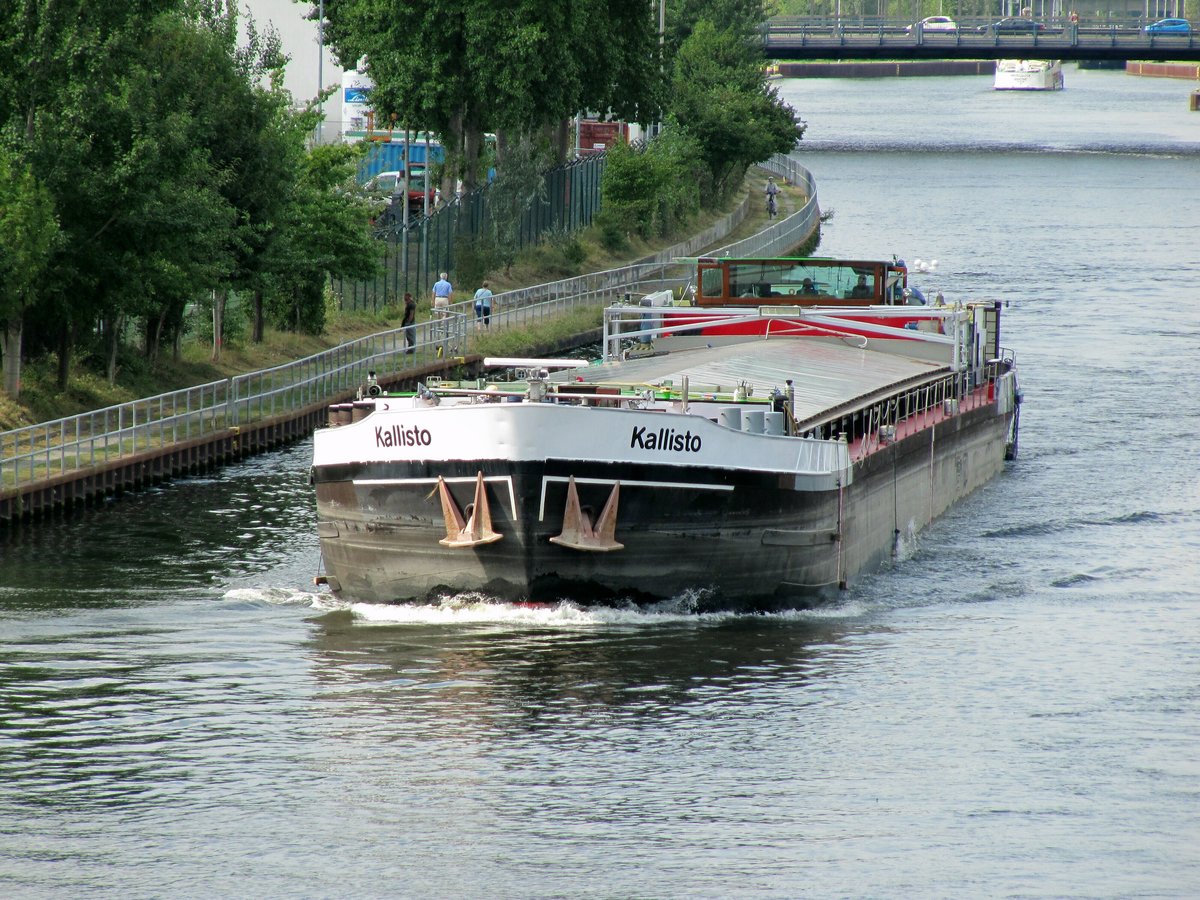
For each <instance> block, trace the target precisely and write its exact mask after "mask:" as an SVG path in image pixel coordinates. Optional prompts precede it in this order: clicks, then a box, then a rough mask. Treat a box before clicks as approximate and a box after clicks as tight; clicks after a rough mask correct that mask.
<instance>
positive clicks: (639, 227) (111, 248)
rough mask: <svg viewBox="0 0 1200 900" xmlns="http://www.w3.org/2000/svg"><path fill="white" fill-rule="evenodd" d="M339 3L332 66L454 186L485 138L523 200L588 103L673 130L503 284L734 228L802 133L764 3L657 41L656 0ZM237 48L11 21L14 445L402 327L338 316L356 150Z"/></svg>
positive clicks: (6, 147) (187, 20) (88, 10)
mask: <svg viewBox="0 0 1200 900" xmlns="http://www.w3.org/2000/svg"><path fill="white" fill-rule="evenodd" d="M325 10H326V14H327V32H326V34H327V40H328V41H329V42H330V46H331V47H333V48H334V49H335V50H336V52H337V53H338V55H339V57H340V59H341V60H342V61H343V63H345V61H346V60H358V59H360V58H362V57H364V56H365V57H366V58H367V60H368V71H369V74H370V75H371V77H372V78H373V79H374V81H375V82H376V85H377V88H376V92H375V94H374V95H373V102H374V103H375V104H376V107H377V109H378V110H379V111H380V113H381V114H385V115H386V116H387V117H391V116H393V115H394V116H396V118H397V119H398V120H400V121H405V122H406V123H408V124H409V125H410V127H414V128H418V129H420V130H427V131H432V132H435V133H438V134H440V135H442V136H443V139H444V141H445V144H446V147H447V153H448V161H447V167H446V173H447V177H453V176H455V175H457V176H458V177H462V178H464V180H466V179H469V178H470V177H471V173H472V172H476V173H477V172H478V171H479V169H478V166H475V165H473V164H472V160H477V159H478V153H477V149H478V146H480V145H481V144H482V138H483V135H484V134H485V133H495V134H496V136H497V141H496V148H497V152H496V157H495V159H494V160H493V161H492V162H494V163H495V165H496V167H497V170H498V177H497V180H496V182H495V183H494V184H493V188H494V189H496V190H497V191H500V192H502V191H504V190H507V191H508V192H509V193H510V194H511V195H512V196H513V197H514V198H516V200H514V203H515V204H519V203H520V202H533V199H535V198H533V197H530V196H527V193H528V192H525V193H523V191H522V187H523V185H525V182H527V181H528V180H529V173H530V172H531V171H532V172H534V173H536V171H537V166H538V165H544V164H546V162H547V161H552V160H553V159H554V158H555V157H556V156H561V155H562V153H564V152H565V147H566V142H565V141H564V140H563V137H564V136H565V135H566V134H567V133H568V132H567V125H566V123H568V122H569V121H570V120H571V119H572V118H573V117H574V116H575V114H576V113H577V112H578V111H579V110H587V109H590V110H603V111H604V113H603V115H605V116H608V117H612V118H622V119H625V120H628V121H640V122H643V123H646V124H647V125H649V124H651V123H661V135H660V136H659V137H658V138H657V139H655V140H653V141H650V142H649V143H648V144H647V145H646V146H645V147H644V148H640V149H638V150H636V151H635V148H630V147H625V146H621V147H618V148H615V149H613V150H612V151H611V157H610V159H609V164H608V166H607V171H606V173H605V176H604V179H603V181H602V186H601V191H602V199H603V203H602V212H601V215H600V217H599V218H598V220H597V223H596V225H595V226H594V227H593V229H591V230H590V231H588V232H583V233H569V234H562V235H558V234H553V235H548V236H547V239H546V240H545V241H543V244H542V245H541V246H540V247H537V248H535V249H534V250H533V251H528V252H526V253H525V254H523V255H521V256H518V255H516V254H515V253H507V252H505V249H504V247H503V242H502V240H500V238H501V237H502V236H500V235H498V236H496V239H495V240H494V241H493V245H492V251H491V253H492V255H491V256H484V257H482V258H480V259H478V260H477V263H478V264H477V266H476V270H475V272H472V275H475V274H476V273H484V272H487V273H491V274H490V276H489V277H491V279H492V281H493V283H494V284H493V286H494V288H496V289H503V288H505V287H512V286H519V285H520V284H530V283H536V282H537V281H542V280H552V279H554V278H561V277H566V276H567V275H569V274H576V273H578V272H582V271H589V270H595V269H601V268H608V267H611V266H613V265H617V264H620V263H621V262H624V261H628V260H629V259H632V258H636V257H637V256H638V255H641V254H642V253H644V252H649V251H650V250H651V249H653V248H654V247H659V246H665V245H666V244H668V243H669V242H670V241H671V239H673V238H675V237H678V236H680V235H682V234H683V233H685V232H686V231H687V230H688V229H689V227H691V226H698V225H700V224H701V223H703V222H705V221H707V220H711V218H712V217H714V216H715V215H717V214H719V212H720V211H721V210H722V209H724V208H727V207H728V206H729V204H730V203H731V200H732V198H733V197H734V196H735V194H736V193H737V192H738V191H740V190H741V189H742V185H743V176H744V174H745V172H746V170H747V167H748V166H749V165H751V164H752V163H753V162H756V161H759V160H762V159H765V158H767V157H768V156H770V155H771V154H772V153H774V152H779V151H786V150H788V149H790V148H791V146H792V145H793V144H794V142H795V141H796V140H797V139H798V138H799V136H800V134H801V131H802V127H803V126H802V125H799V124H798V120H797V118H796V115H795V113H794V112H793V111H792V110H791V109H790V108H789V107H787V106H786V104H783V103H782V102H781V101H780V100H779V98H778V96H777V95H776V94H775V93H774V90H773V89H772V88H770V87H769V86H768V85H767V83H766V81H765V76H764V74H763V71H762V64H761V58H760V51H759V49H758V48H757V47H756V46H755V45H754V43H753V29H754V26H755V25H756V24H757V23H758V22H760V21H761V20H762V8H761V5H760V4H758V3H755V2H747V0H689V2H687V3H684V4H681V5H679V6H678V8H673V9H672V10H671V11H670V12H671V17H670V19H669V20H668V23H667V25H668V27H667V29H666V33H665V36H664V40H663V42H662V43H661V45H660V43H659V37H658V33H657V23H656V21H655V20H656V10H654V9H652V8H650V7H648V6H647V5H646V4H645V3H643V2H640V0H638V2H633V0H619V2H610V0H578V2H575V3H572V4H563V5H562V7H561V9H559V10H557V11H556V12H553V13H550V12H548V11H547V8H546V7H545V4H538V3H533V2H525V0H518V2H516V3H515V4H512V5H509V6H505V7H504V8H501V7H499V6H496V5H495V4H494V3H492V2H491V0H434V2H433V3H432V6H431V7H430V8H428V9H427V8H425V7H421V8H417V7H414V6H412V5H411V4H407V3H404V2H400V0H394V2H390V0H387V2H376V0H371V2H367V0H326V3H325ZM555 16H557V17H558V18H555ZM714 22H721V23H722V25H721V26H720V27H718V26H717V25H714V24H712V23H714ZM240 31H241V33H242V34H243V37H242V38H241V39H240V41H239V38H238V34H239V27H238V21H237V15H236V9H235V4H233V3H229V2H224V0H146V2H144V3H139V4H134V5H132V6H131V7H128V8H122V9H121V10H115V9H109V8H108V7H105V6H104V5H103V4H99V5H98V4H94V3H88V2H86V0H66V2H65V3H60V4H57V5H56V6H54V7H53V8H51V7H47V6H46V5H45V4H44V3H42V2H39V0H14V2H13V3H11V4H5V5H4V8H3V9H2V10H0V46H2V47H3V48H4V51H5V52H4V53H3V54H0V338H2V340H0V357H2V362H3V373H4V385H3V386H4V390H3V392H0V428H12V427H17V426H19V425H21V424H26V423H28V422H31V421H38V420H45V419H48V418H55V417H59V416H62V415H67V414H70V413H72V412H75V411H79V410H82V409H87V408H95V407H98V406H105V405H110V404H111V403H116V402H122V401H123V400H125V399H132V398H135V397H139V396H147V395H151V394H154V393H159V392H162V391H164V390H169V389H173V388H175V387H179V386H183V385H186V384H194V383H200V382H204V381H209V380H214V379H215V378H221V377H227V376H228V375H229V374H235V373H236V372H239V371H247V370H250V369H256V368H265V367H269V366H271V365H275V364H278V363H279V362H283V361H286V360H287V359H292V358H296V357H299V356H305V355H308V354H310V353H314V352H317V351H319V350H320V349H324V348H325V347H327V346H330V345H332V344H336V343H338V342H339V341H340V340H342V339H345V338H347V337H351V336H357V335H358V334H362V333H368V332H370V331H372V330H379V329H380V328H386V327H392V326H394V324H395V323H396V318H397V316H396V315H395V314H396V313H397V311H395V310H387V311H381V312H380V313H378V314H376V315H372V316H364V315H362V314H353V315H348V314H344V313H342V312H341V311H340V310H339V309H338V306H337V304H336V302H335V300H334V298H332V296H331V295H330V294H329V291H328V289H327V288H326V287H325V285H326V284H327V283H328V278H329V275H330V274H334V275H340V276H343V277H347V278H355V277H365V276H368V275H370V274H372V273H373V272H374V271H375V268H376V266H377V260H378V255H379V254H378V243H377V242H376V241H375V240H374V238H373V237H372V236H371V232H370V229H369V226H368V210H367V209H366V208H365V207H364V205H363V203H362V200H361V199H360V194H359V193H358V192H356V191H355V190H354V189H353V177H352V176H353V171H354V167H355V165H356V162H357V159H358V156H357V154H358V153H359V152H360V148H355V147H350V146H345V145H336V146H328V145H324V146H313V145H312V143H311V138H312V135H313V133H314V131H315V127H316V123H317V117H316V112H315V101H314V103H313V104H310V105H309V106H301V107H298V106H297V105H296V103H295V102H294V99H293V98H292V97H291V96H290V95H289V94H288V93H287V92H286V91H285V90H284V89H283V88H282V74H283V71H284V65H285V64H286V60H285V59H284V57H283V55H282V53H281V52H280V45H279V41H278V39H277V38H276V37H275V36H274V35H273V34H271V33H260V32H259V31H257V30H256V28H255V27H254V25H253V23H243V25H242V28H241V29H240ZM393 39H394V40H395V41H396V42H395V43H391V41H392V40H393ZM384 111H386V113H384ZM651 130H658V127H657V126H656V127H655V128H652V129H651ZM473 154H474V155H473ZM506 162H507V168H506ZM531 163H532V165H531ZM473 280H474V278H470V279H467V280H466V281H460V282H459V283H460V284H462V285H467V284H471V283H473ZM506 340H508V339H506Z"/></svg>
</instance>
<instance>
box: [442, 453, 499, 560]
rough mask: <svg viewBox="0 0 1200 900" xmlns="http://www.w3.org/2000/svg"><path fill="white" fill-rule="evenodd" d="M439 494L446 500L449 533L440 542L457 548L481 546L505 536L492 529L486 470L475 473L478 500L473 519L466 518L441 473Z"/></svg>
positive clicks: (476, 497) (443, 510) (474, 505)
mask: <svg viewBox="0 0 1200 900" xmlns="http://www.w3.org/2000/svg"><path fill="white" fill-rule="evenodd" d="M438 497H439V498H440V499H441V501H442V516H443V517H444V518H445V520H446V536H445V537H444V538H442V539H441V540H440V541H438V543H439V544H442V545H443V546H446V547H455V548H457V547H477V546H479V545H480V544H491V543H494V542H495V541H498V540H500V538H502V537H504V535H502V534H497V533H496V532H495V531H493V530H492V513H491V510H490V509H488V499H487V490H486V489H485V488H484V486H483V472H482V471H481V472H479V473H478V474H477V475H476V476H475V502H474V503H472V504H471V507H470V509H471V518H470V519H467V520H466V521H464V520H463V514H462V513H461V512H460V511H459V508H458V504H457V503H455V502H454V497H453V496H451V494H450V489H449V488H448V487H446V482H445V481H444V480H443V478H442V476H441V475H439V476H438Z"/></svg>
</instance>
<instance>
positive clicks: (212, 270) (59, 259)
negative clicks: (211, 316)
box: [0, 0, 374, 384]
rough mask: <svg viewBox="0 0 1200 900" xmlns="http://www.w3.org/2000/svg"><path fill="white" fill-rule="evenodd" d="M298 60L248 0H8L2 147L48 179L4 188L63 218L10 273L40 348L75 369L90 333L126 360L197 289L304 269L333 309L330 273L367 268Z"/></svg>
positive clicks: (0, 81)
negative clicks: (242, 18)
mask: <svg viewBox="0 0 1200 900" xmlns="http://www.w3.org/2000/svg"><path fill="white" fill-rule="evenodd" d="M239 31H240V32H241V33H242V34H243V35H244V36H243V37H242V38H239ZM285 63H286V59H285V57H284V55H283V54H282V52H281V50H280V44H279V41H278V38H277V37H276V36H275V35H273V34H272V33H270V32H267V33H260V32H259V31H258V30H257V29H256V28H255V27H254V24H253V23H252V22H248V23H243V25H242V27H241V29H239V23H238V17H237V12H236V2H235V0H123V2H121V3H95V2H89V0H8V2H6V3H4V4H0V153H3V154H4V155H5V156H6V158H7V159H8V160H9V165H8V171H9V172H10V173H18V174H19V173H28V174H29V176H30V177H31V178H32V179H33V181H32V182H28V180H27V179H26V180H25V181H21V182H19V183H21V184H33V185H35V186H36V187H37V190H40V191H41V192H42V193H40V194H39V193H37V192H36V191H35V192H34V193H30V190H32V188H31V189H30V190H26V189H24V188H22V189H20V190H19V191H18V190H17V188H15V187H11V186H8V187H6V188H5V190H6V192H8V193H12V192H13V191H17V194H18V199H20V198H22V197H23V198H24V200H21V206H20V207H14V209H17V208H20V209H24V210H25V211H26V212H29V213H30V214H32V211H33V210H35V209H39V208H40V209H43V210H44V215H42V217H41V221H54V222H57V235H56V238H55V239H54V240H53V241H52V242H50V244H49V245H48V249H47V250H46V251H45V253H46V259H45V265H43V266H41V267H40V268H35V267H33V266H27V267H25V271H27V272H36V273H38V274H37V276H36V277H34V278H33V279H32V280H29V279H26V281H25V282H24V283H22V284H21V285H20V286H19V287H18V286H17V285H16V282H15V281H11V282H9V283H7V284H5V285H4V286H2V287H0V315H3V316H6V317H7V320H8V321H9V322H10V323H11V322H12V321H13V320H14V317H15V316H16V315H17V313H18V312H19V313H20V319H21V324H22V326H23V327H24V334H25V337H26V340H25V347H24V352H25V355H26V356H31V355H35V354H36V355H43V354H49V353H56V354H57V356H58V361H59V367H60V381H61V382H63V383H64V384H65V378H66V372H67V367H68V360H69V358H70V355H71V353H72V352H73V351H74V349H76V348H81V349H82V350H83V351H84V352H85V353H89V354H94V355H95V356H96V358H97V359H103V360H104V361H105V362H106V363H107V364H108V368H109V371H110V374H111V373H112V372H113V371H115V366H116V362H117V357H118V354H119V353H120V352H123V345H124V342H125V340H126V339H127V336H128V335H129V334H130V333H131V332H132V333H136V334H140V335H141V336H142V338H143V341H144V345H143V350H144V352H145V353H147V354H148V355H153V354H154V353H155V352H156V350H157V348H158V346H159V343H160V341H162V340H163V339H169V338H170V337H173V336H177V335H178V333H179V330H180V329H181V328H182V327H183V321H184V310H185V308H186V307H187V305H188V304H189V303H192V302H195V301H197V300H201V299H202V298H206V297H218V298H220V297H224V296H226V295H227V294H228V292H229V291H235V290H236V291H241V292H243V293H245V294H247V295H250V296H253V297H254V298H256V305H257V306H258V307H259V309H261V305H262V301H263V299H264V298H265V299H266V300H267V301H268V302H270V301H272V300H273V299H274V298H273V297H272V292H273V291H281V292H284V293H286V294H287V296H288V297H289V298H291V299H293V300H294V298H295V296H296V293H295V290H294V284H295V282H296V281H297V280H301V281H305V282H306V283H308V284H309V286H310V289H309V290H307V291H306V292H305V296H307V297H308V303H309V304H310V305H312V306H315V308H316V310H317V312H316V313H315V314H312V315H309V316H308V317H307V320H309V321H319V320H320V315H321V314H323V298H322V296H321V294H322V291H321V289H320V282H321V280H322V279H323V277H324V272H325V271H329V270H336V271H346V272H348V271H353V272H363V271H367V270H369V268H370V266H372V265H373V260H374V257H373V249H374V248H373V244H372V242H371V240H370V236H369V232H368V228H367V222H366V215H365V210H363V209H362V208H361V206H360V204H359V201H358V200H357V199H355V197H354V196H353V194H351V193H349V192H347V191H345V190H343V183H344V182H345V181H348V180H349V179H350V169H349V164H348V163H347V162H345V161H344V160H343V161H342V162H340V163H337V164H336V165H335V164H334V163H333V162H332V161H331V160H330V159H328V158H326V156H325V155H322V153H314V152H310V151H309V149H308V147H307V143H308V141H309V138H310V135H311V133H312V131H313V129H314V127H315V124H316V118H315V114H314V113H313V112H312V111H311V110H302V111H297V110H296V109H295V108H294V104H293V101H292V98H291V96H290V94H288V92H287V91H286V90H284V88H283V86H282V85H283V81H282V75H283V70H284V65H285ZM13 177H14V178H16V177H17V176H16V175H14V176H13ZM21 177H22V178H24V176H21ZM335 182H336V183H335ZM17 183H18V182H14V184H17ZM37 198H40V199H37ZM5 205H6V208H7V206H8V205H9V204H8V203H7V202H6V204H5ZM29 221H30V223H32V220H29ZM30 227H32V226H31V224H30ZM313 282H316V283H317V284H318V287H317V289H316V291H315V292H314V291H313V290H312V289H311V285H312V283H313ZM18 296H19V301H18V300H17V299H14V298H17V297H18ZM300 318H305V317H296V316H293V317H291V318H290V321H292V322H295V321H297V320H298V319H300ZM259 319H260V320H261V316H260V317H259ZM218 324H219V322H218ZM219 339H220V328H219V327H218V329H217V334H216V336H215V340H216V341H219Z"/></svg>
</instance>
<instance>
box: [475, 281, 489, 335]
mask: <svg viewBox="0 0 1200 900" xmlns="http://www.w3.org/2000/svg"><path fill="white" fill-rule="evenodd" d="M481 323H482V325H483V327H484V328H490V327H491V324H492V290H491V288H489V287H488V283H487V282H486V281H485V282H484V283H483V287H481V288H480V289H479V290H477V291H476V292H475V328H476V330H478V328H479V326H480V324H481Z"/></svg>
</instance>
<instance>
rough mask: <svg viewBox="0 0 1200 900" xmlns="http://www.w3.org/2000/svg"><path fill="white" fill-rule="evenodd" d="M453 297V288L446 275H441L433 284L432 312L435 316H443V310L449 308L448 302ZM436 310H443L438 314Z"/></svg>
mask: <svg viewBox="0 0 1200 900" xmlns="http://www.w3.org/2000/svg"><path fill="white" fill-rule="evenodd" d="M453 297H454V287H453V285H451V284H450V281H449V280H448V279H447V277H446V273H445V272H443V273H442V277H441V278H439V279H438V280H437V281H435V282H434V283H433V310H434V313H435V314H438V315H444V310H446V309H447V308H448V307H449V306H450V301H451V299H453ZM438 310H443V312H442V313H438Z"/></svg>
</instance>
